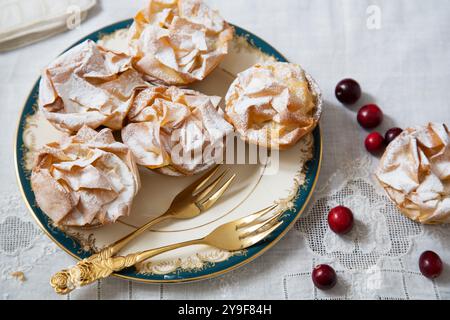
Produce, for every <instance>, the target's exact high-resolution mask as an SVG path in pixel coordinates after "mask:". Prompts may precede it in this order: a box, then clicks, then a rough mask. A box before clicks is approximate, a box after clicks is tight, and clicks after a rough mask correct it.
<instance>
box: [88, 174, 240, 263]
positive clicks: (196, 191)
mask: <svg viewBox="0 0 450 320" xmlns="http://www.w3.org/2000/svg"><path fill="white" fill-rule="evenodd" d="M219 168H220V167H219V166H217V167H215V168H213V169H211V170H210V171H208V172H207V173H206V174H204V175H203V176H202V177H201V178H200V179H198V180H196V181H195V182H193V183H192V184H190V185H189V186H188V187H186V188H185V189H184V190H183V191H181V192H180V193H179V194H178V195H177V196H176V197H175V198H174V199H173V201H172V203H171V205H170V207H169V209H168V210H167V211H166V212H165V213H164V214H163V215H161V216H159V217H157V218H155V219H152V220H150V221H149V222H147V223H146V224H144V225H143V226H142V227H140V228H139V229H136V230H135V231H133V232H131V233H129V234H127V235H126V236H124V237H123V238H121V239H119V240H117V241H116V242H114V243H113V244H111V245H109V246H107V247H106V248H104V249H102V250H101V251H99V252H98V253H95V254H93V255H91V256H90V257H89V258H87V260H90V261H92V260H99V259H108V258H109V257H112V256H114V255H116V254H117V253H118V252H119V251H120V250H121V249H123V248H124V247H125V246H126V245H127V244H128V243H130V242H131V241H132V240H134V239H136V238H137V237H138V236H140V235H141V234H142V233H143V232H145V231H146V230H148V229H149V228H150V227H152V226H154V225H156V224H158V223H160V222H162V221H165V220H168V219H179V220H181V219H191V218H194V217H196V216H198V215H200V213H202V212H204V211H206V210H208V209H209V208H211V207H212V206H213V205H214V204H215V203H216V202H217V200H219V198H220V197H221V196H222V195H223V193H224V192H225V191H226V190H227V189H228V187H229V186H230V184H231V183H232V182H233V180H234V178H235V177H236V174H233V175H232V176H231V177H230V178H228V179H226V180H225V181H224V182H222V183H221V181H222V180H223V178H224V177H225V175H226V174H227V173H228V172H229V170H225V171H224V172H222V173H221V174H220V175H219V176H218V177H217V178H216V179H214V180H212V181H211V182H210V180H211V178H212V177H213V176H214V175H215V174H216V173H217V172H218V171H219ZM208 183H209V184H208ZM219 184H220V185H219ZM215 188H217V189H216V190H215V191H214V192H213V190H214V189H215Z"/></svg>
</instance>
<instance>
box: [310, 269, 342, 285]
mask: <svg viewBox="0 0 450 320" xmlns="http://www.w3.org/2000/svg"><path fill="white" fill-rule="evenodd" d="M336 278H337V277H336V272H335V271H334V269H333V268H332V267H330V266H329V265H327V264H320V265H318V266H317V267H315V268H314V270H313V272H312V280H313V282H314V285H315V286H316V287H317V288H319V289H321V290H328V289H331V288H333V287H334V286H335V285H336V282H337V279H336Z"/></svg>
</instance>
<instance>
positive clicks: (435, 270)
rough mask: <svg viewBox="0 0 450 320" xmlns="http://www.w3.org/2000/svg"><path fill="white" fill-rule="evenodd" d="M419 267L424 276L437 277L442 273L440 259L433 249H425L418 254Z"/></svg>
mask: <svg viewBox="0 0 450 320" xmlns="http://www.w3.org/2000/svg"><path fill="white" fill-rule="evenodd" d="M419 268H420V272H422V274H423V275H424V276H425V277H427V278H430V279H434V278H437V277H439V276H440V275H441V273H442V269H443V266H442V260H441V258H440V257H439V256H438V255H437V254H436V253H434V252H433V251H425V252H424V253H422V254H421V255H420V259H419Z"/></svg>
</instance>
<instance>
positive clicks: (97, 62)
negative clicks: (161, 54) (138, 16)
mask: <svg viewBox="0 0 450 320" xmlns="http://www.w3.org/2000/svg"><path fill="white" fill-rule="evenodd" d="M145 86H147V83H146V82H145V81H144V80H143V79H142V76H141V75H140V74H139V73H138V72H137V71H136V70H134V69H133V68H132V66H131V58H130V57H128V56H127V55H125V54H118V53H115V52H112V51H109V50H107V49H105V48H103V47H101V46H98V45H97V44H96V43H95V42H93V41H91V40H86V41H85V42H83V43H81V44H79V45H77V46H75V47H74V48H72V49H70V50H69V51H67V52H66V53H64V54H63V55H61V56H60V57H58V58H57V59H56V60H55V61H54V62H52V63H51V64H50V65H49V66H48V67H46V68H45V69H44V71H43V74H42V78H41V81H40V85H39V108H40V110H42V112H43V113H44V115H45V117H46V118H47V120H48V121H49V122H50V123H52V124H53V125H54V126H55V127H56V128H57V129H59V130H61V131H64V132H68V133H74V132H76V131H78V130H79V129H80V128H81V127H83V126H84V125H86V126H88V127H90V128H92V129H96V128H98V127H99V126H105V127H109V128H111V129H113V130H119V129H121V128H122V123H123V120H124V119H125V116H126V114H127V112H128V109H129V107H130V103H131V101H132V98H133V95H134V92H135V90H136V88H139V87H145Z"/></svg>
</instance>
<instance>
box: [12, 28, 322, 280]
mask: <svg viewBox="0 0 450 320" xmlns="http://www.w3.org/2000/svg"><path fill="white" fill-rule="evenodd" d="M132 22H133V19H127V20H123V21H120V22H117V23H114V24H111V25H109V26H106V27H103V28H101V29H99V30H97V31H95V32H93V33H91V34H89V35H87V36H86V37H84V38H82V39H81V40H79V41H77V42H76V43H74V44H73V45H72V46H71V47H69V48H68V49H67V50H69V49H70V48H72V47H74V46H76V45H77V44H79V43H81V42H83V41H85V40H87V39H91V40H93V41H97V40H99V38H100V37H101V36H103V35H105V34H111V33H113V32H115V31H117V30H120V29H124V28H128V27H129V26H130V25H131V23H132ZM233 27H234V28H235V30H236V35H237V36H243V37H245V38H246V39H247V41H248V42H249V43H250V44H251V45H252V46H254V47H256V48H258V49H260V50H261V51H262V52H263V53H266V54H268V55H271V56H273V57H274V58H275V59H276V60H278V61H281V62H287V59H286V58H284V57H283V55H282V54H281V53H279V52H278V51H277V50H276V49H275V48H273V47H272V46H271V45H269V44H268V43H267V42H265V41H264V40H262V39H261V38H259V37H257V36H256V35H254V34H252V33H251V32H249V31H247V30H244V29H242V28H240V27H238V26H233ZM67 50H66V51H67ZM39 80H40V78H39V79H38V80H37V81H36V83H35V85H34V86H33V89H32V90H31V93H30V94H29V96H28V98H27V100H26V103H25V106H24V108H23V110H22V114H21V116H20V119H19V124H18V128H17V133H16V144H15V165H16V173H17V179H18V183H19V187H20V189H21V193H22V196H23V198H24V200H25V203H26V205H27V207H28V208H29V210H30V212H31V214H32V215H33V217H34V218H35V219H36V221H37V223H38V224H39V226H40V227H41V228H42V229H43V231H44V232H45V233H46V234H47V235H48V236H49V237H50V239H51V240H53V241H54V242H55V243H56V244H57V245H58V246H59V247H61V248H62V249H63V250H64V251H66V252H67V253H69V254H70V255H72V256H73V257H75V258H77V259H84V258H87V257H88V256H89V255H90V254H91V253H90V252H88V251H85V250H83V248H82V247H81V246H80V244H79V243H77V241H76V240H75V239H73V238H71V237H70V236H68V235H66V234H65V233H64V232H62V231H61V230H59V229H58V228H55V227H54V226H52V224H51V221H50V219H49V218H48V217H47V216H46V215H45V214H44V213H43V212H42V210H41V209H40V208H39V207H37V206H36V201H35V197H34V193H33V191H32V189H31V183H30V172H29V171H27V170H26V169H25V168H24V166H23V165H22V163H23V159H24V156H25V152H26V150H25V148H24V141H23V133H24V126H25V121H26V118H27V116H29V115H32V114H33V113H34V111H35V110H34V109H33V106H34V105H35V104H36V99H37V96H38V90H39ZM313 137H314V151H313V157H312V159H311V160H310V161H308V162H307V163H306V167H305V177H306V179H305V184H304V185H302V186H301V187H300V189H299V191H298V193H297V196H296V199H295V201H294V207H293V208H292V209H290V210H288V211H286V212H285V213H284V215H283V218H282V221H283V224H282V226H281V227H280V228H278V229H277V230H276V231H275V232H274V233H273V234H272V235H271V236H270V237H269V238H267V239H266V240H265V241H263V242H260V243H259V244H257V245H255V246H253V247H251V248H249V249H247V250H246V252H245V254H243V255H234V256H231V257H230V258H228V259H227V260H225V261H222V262H216V263H211V264H209V265H207V266H205V267H203V268H201V269H198V270H181V269H177V270H176V271H174V272H172V273H170V274H164V275H158V274H141V273H137V272H136V270H135V269H134V268H128V269H126V270H123V271H122V272H119V273H115V274H114V275H115V276H117V277H120V278H124V279H128V280H135V281H140V282H150V283H173V282H188V281H195V280H201V279H207V278H212V277H215V276H218V275H221V274H224V273H226V272H228V271H231V270H233V269H236V268H238V267H239V266H242V265H244V264H246V263H248V262H250V261H252V260H254V259H255V258H257V257H258V256H260V255H262V254H263V253H264V252H265V251H267V250H268V249H270V248H271V247H272V246H273V245H275V243H277V242H278V241H279V240H280V239H281V238H282V237H283V236H284V235H285V234H286V233H287V232H288V231H289V229H290V228H291V227H292V226H293V225H294V223H295V221H296V220H297V219H298V218H299V217H300V215H301V214H302V213H303V211H304V209H305V208H306V206H307V204H308V201H309V199H310V197H311V195H312V193H313V190H314V188H315V185H316V182H317V179H318V176H319V171H320V165H321V160H322V136H321V131H320V127H319V126H318V127H317V128H316V129H315V130H314V131H313Z"/></svg>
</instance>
